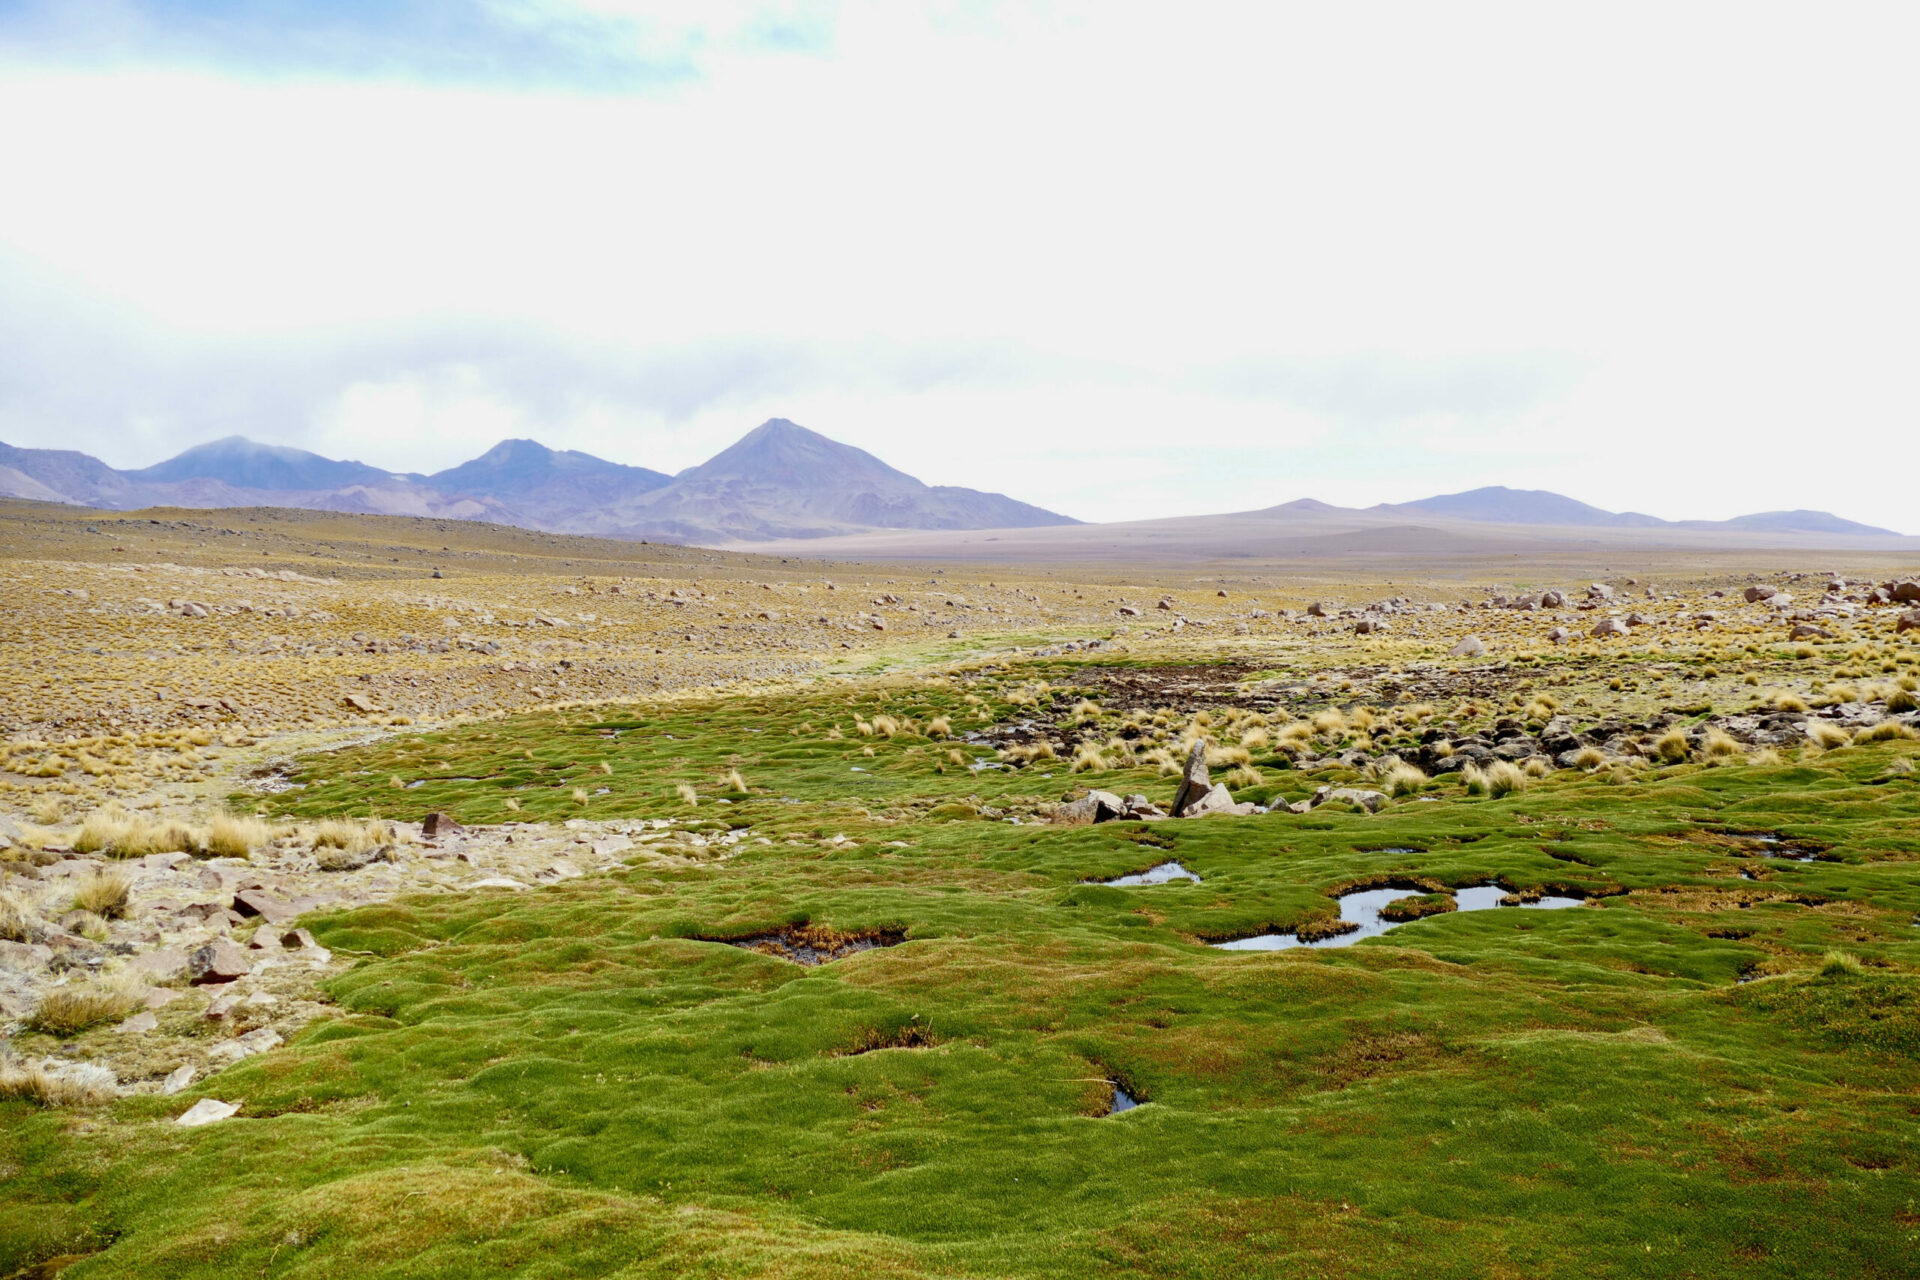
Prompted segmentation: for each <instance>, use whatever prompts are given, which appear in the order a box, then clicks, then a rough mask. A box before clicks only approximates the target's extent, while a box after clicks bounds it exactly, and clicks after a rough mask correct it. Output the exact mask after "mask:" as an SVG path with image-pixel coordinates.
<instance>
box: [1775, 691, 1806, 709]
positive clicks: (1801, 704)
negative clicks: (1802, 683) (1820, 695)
mask: <svg viewBox="0 0 1920 1280" xmlns="http://www.w3.org/2000/svg"><path fill="white" fill-rule="evenodd" d="M1772 702H1773V705H1774V709H1775V710H1777V711H1791V712H1795V713H1797V714H1801V715H1804V714H1805V713H1806V712H1807V711H1808V710H1809V708H1808V706H1807V702H1806V699H1805V698H1802V697H1800V696H1799V695H1798V694H1792V693H1788V692H1786V691H1785V690H1784V689H1783V690H1781V691H1780V692H1779V693H1776V694H1774V695H1773V698H1772Z"/></svg>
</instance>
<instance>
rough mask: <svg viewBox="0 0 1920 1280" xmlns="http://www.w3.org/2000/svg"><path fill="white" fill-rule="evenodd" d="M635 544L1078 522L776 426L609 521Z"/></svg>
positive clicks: (782, 423) (791, 426)
mask: <svg viewBox="0 0 1920 1280" xmlns="http://www.w3.org/2000/svg"><path fill="white" fill-rule="evenodd" d="M606 519H607V522H608V524H609V526H610V527H611V528H612V529H615V530H617V531H619V532H621V533H625V534H627V535H629V536H636V537H637V536H642V535H647V536H661V537H670V538H679V539H684V540H686V541H692V542H704V541H756V540H762V539H768V538H814V537H824V536H828V535H832V534H839V533H851V532H856V531H859V530H863V529H1025V528H1034V527H1037V526H1041V525H1064V524H1078V523H1079V521H1077V520H1074V519H1073V518H1071V517H1069V516H1063V515H1059V514H1057V513H1055V512H1052V511H1046V510H1043V509H1041V508H1039V507H1036V506H1031V505H1029V504H1027V503H1024V502H1017V501H1015V500H1014V499H1012V498H1009V497H1006V496H1005V495H1003V494H998V493H982V492H980V491H979V490H977V489H961V488H956V487H953V486H950V485H928V484H923V483H921V482H920V481H919V480H916V479H914V478H913V477H912V476H910V475H908V474H906V473H905V472H904V471H896V470H895V469H894V468H892V467H890V466H888V465H887V464H886V463H884V462H882V461H880V459H878V458H876V457H874V456H873V455H872V454H870V453H868V452H866V451H865V450H864V449H856V448H854V447H853V446H851V445H844V444H841V443H839V442H838V441H836V440H830V439H828V438H827V437H826V436H823V435H821V434H820V433H819V432H817V431H809V430H808V429H807V428H805V427H802V426H799V425H797V424H795V423H792V422H789V421H787V420H786V419H785V418H771V419H769V420H768V421H766V422H763V423H761V424H760V425H759V426H757V427H755V428H754V429H753V430H752V431H749V432H748V433H747V434H746V435H745V436H743V437H741V438H740V440H739V441H737V442H736V443H735V444H733V445H732V446H731V447H729V448H727V449H723V450H722V451H721V452H719V453H717V454H715V455H714V456H713V457H712V458H710V459H708V460H707V461H706V462H703V463H701V464H700V465H699V466H697V467H691V468H689V469H688V470H686V471H683V472H681V473H680V474H679V475H677V476H675V477H674V478H673V482H672V483H671V484H668V485H665V486H663V487H662V488H660V489H657V490H655V491H654V492H652V493H648V494H645V495H643V496H641V497H640V498H637V499H635V500H632V501H630V502H627V503H624V504H622V505H621V506H619V507H618V508H616V509H615V510H614V511H612V512H609V513H607V516H606Z"/></svg>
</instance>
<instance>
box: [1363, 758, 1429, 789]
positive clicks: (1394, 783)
mask: <svg viewBox="0 0 1920 1280" xmlns="http://www.w3.org/2000/svg"><path fill="white" fill-rule="evenodd" d="M1376 776H1377V777H1378V778H1379V780H1380V789H1381V790H1382V791H1384V792H1386V793H1387V794H1388V795H1390V796H1396V797H1397V796H1410V795H1413V794H1414V793H1415V792H1417V791H1419V790H1421V789H1422V788H1423V787H1425V786H1426V785H1427V781H1428V779H1427V775H1426V774H1424V773H1422V772H1421V771H1420V770H1419V769H1417V768H1415V767H1414V766H1413V765H1410V764H1408V763H1407V762H1406V761H1404V760H1395V761H1394V762H1393V763H1392V764H1390V765H1388V766H1387V767H1386V768H1385V769H1382V770H1380V771H1379V772H1378V773H1377V775H1376Z"/></svg>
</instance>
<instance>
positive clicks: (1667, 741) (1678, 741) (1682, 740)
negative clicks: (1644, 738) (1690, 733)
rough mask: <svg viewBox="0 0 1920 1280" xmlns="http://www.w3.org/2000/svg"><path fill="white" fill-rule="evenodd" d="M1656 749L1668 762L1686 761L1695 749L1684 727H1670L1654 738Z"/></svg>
mask: <svg viewBox="0 0 1920 1280" xmlns="http://www.w3.org/2000/svg"><path fill="white" fill-rule="evenodd" d="M1653 749H1654V751H1655V752H1656V753H1657V754H1658V755H1659V757H1660V758H1661V759H1662V760H1664V761H1665V762H1666V763H1668V764H1679V763H1681V762H1682V761H1684V760H1685V759H1686V758H1687V756H1688V754H1689V753H1690V752H1691V751H1692V749H1693V744H1692V743H1691V742H1689V741H1688V740H1687V733H1686V730H1684V729H1669V730H1667V731H1666V732H1665V733H1663V734H1661V735H1660V736H1659V737H1658V738H1657V739H1655V740H1654V744H1653Z"/></svg>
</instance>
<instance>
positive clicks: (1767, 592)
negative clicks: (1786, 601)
mask: <svg viewBox="0 0 1920 1280" xmlns="http://www.w3.org/2000/svg"><path fill="white" fill-rule="evenodd" d="M1779 594H1780V588H1778V587H1769V586H1767V585H1765V584H1764V583H1763V584H1762V585H1760V586H1757V587H1748V588H1747V589H1746V592H1745V595H1746V598H1747V603H1748V604H1758V603H1759V602H1760V601H1762V600H1771V599H1773V598H1774V597H1775V596H1777V595H1779Z"/></svg>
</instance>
